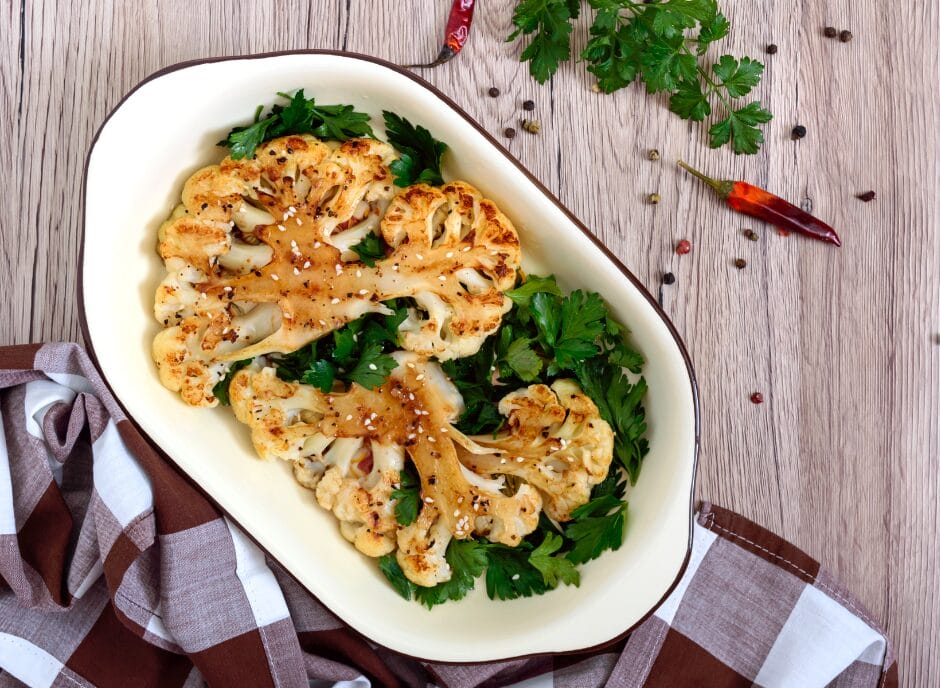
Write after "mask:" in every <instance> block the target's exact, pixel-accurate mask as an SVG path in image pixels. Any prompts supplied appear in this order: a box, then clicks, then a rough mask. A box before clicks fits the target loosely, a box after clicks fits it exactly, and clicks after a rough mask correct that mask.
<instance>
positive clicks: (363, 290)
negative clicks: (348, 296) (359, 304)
mask: <svg viewBox="0 0 940 688" xmlns="http://www.w3.org/2000/svg"><path fill="white" fill-rule="evenodd" d="M359 293H360V294H362V295H363V296H365V295H366V294H368V293H369V290H368V289H360V290H359Z"/></svg>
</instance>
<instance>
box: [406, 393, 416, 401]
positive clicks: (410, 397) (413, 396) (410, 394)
mask: <svg viewBox="0 0 940 688" xmlns="http://www.w3.org/2000/svg"><path fill="white" fill-rule="evenodd" d="M408 399H409V400H411V401H414V400H415V395H414V394H412V393H411V392H408Z"/></svg>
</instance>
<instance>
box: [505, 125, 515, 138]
mask: <svg viewBox="0 0 940 688" xmlns="http://www.w3.org/2000/svg"><path fill="white" fill-rule="evenodd" d="M503 135H504V136H505V137H506V138H507V139H511V138H512V137H514V136H515V135H516V130H515V129H513V128H512V127H506V128H505V129H504V130H503Z"/></svg>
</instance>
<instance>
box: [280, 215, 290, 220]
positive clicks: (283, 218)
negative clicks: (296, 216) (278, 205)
mask: <svg viewBox="0 0 940 688" xmlns="http://www.w3.org/2000/svg"><path fill="white" fill-rule="evenodd" d="M289 217H290V215H289V214H288V213H284V217H282V218H281V219H282V220H286V219H287V218H289Z"/></svg>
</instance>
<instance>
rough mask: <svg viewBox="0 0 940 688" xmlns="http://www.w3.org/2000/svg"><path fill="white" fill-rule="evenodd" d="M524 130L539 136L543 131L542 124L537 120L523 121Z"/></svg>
mask: <svg viewBox="0 0 940 688" xmlns="http://www.w3.org/2000/svg"><path fill="white" fill-rule="evenodd" d="M522 128H523V129H525V130H526V131H527V132H529V133H530V134H538V133H539V132H540V131H542V123H541V122H539V121H538V120H537V119H524V120H522Z"/></svg>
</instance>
